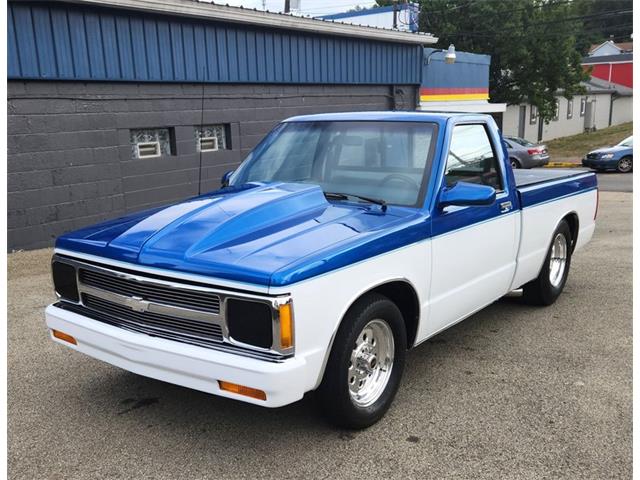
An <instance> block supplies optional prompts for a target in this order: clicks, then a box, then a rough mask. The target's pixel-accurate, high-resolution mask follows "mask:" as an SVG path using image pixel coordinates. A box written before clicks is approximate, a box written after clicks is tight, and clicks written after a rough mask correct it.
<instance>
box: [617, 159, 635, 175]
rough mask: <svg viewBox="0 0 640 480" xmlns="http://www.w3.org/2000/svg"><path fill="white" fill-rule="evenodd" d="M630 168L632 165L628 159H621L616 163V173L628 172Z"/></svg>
mask: <svg viewBox="0 0 640 480" xmlns="http://www.w3.org/2000/svg"><path fill="white" fill-rule="evenodd" d="M632 166H633V163H632V161H631V159H630V158H629V157H624V158H621V159H620V161H619V162H618V171H619V172H622V173H627V172H630V171H631V167H632Z"/></svg>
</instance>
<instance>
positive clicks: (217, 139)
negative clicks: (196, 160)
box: [195, 124, 231, 152]
mask: <svg viewBox="0 0 640 480" xmlns="http://www.w3.org/2000/svg"><path fill="white" fill-rule="evenodd" d="M195 137H196V146H197V149H198V151H199V152H216V151H218V150H227V149H228V148H230V143H231V142H229V141H228V138H229V125H228V124H218V125H204V126H202V127H196V128H195Z"/></svg>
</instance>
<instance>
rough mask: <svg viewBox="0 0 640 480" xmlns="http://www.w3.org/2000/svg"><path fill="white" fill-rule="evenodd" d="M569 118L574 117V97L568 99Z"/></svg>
mask: <svg viewBox="0 0 640 480" xmlns="http://www.w3.org/2000/svg"><path fill="white" fill-rule="evenodd" d="M567 118H573V98H572V99H571V100H567Z"/></svg>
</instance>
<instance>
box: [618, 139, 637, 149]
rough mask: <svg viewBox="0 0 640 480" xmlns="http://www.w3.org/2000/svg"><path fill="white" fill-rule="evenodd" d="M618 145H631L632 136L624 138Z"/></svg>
mask: <svg viewBox="0 0 640 480" xmlns="http://www.w3.org/2000/svg"><path fill="white" fill-rule="evenodd" d="M618 145H619V146H621V147H633V137H627V138H625V139H624V140H622V141H621V142H620V143H619V144H618Z"/></svg>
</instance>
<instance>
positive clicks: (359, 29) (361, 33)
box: [69, 0, 438, 45]
mask: <svg viewBox="0 0 640 480" xmlns="http://www.w3.org/2000/svg"><path fill="white" fill-rule="evenodd" d="M69 1H71V2H73V3H78V4H84V5H93V6H104V7H111V8H123V9H128V10H136V11H142V12H152V13H156V14H166V15H179V16H185V17H192V18H204V19H209V20H219V21H224V22H233V23H242V24H244V25H255V26H262V27H274V28H282V29H288V30H300V31H304V32H314V33H318V34H326V35H338V36H343V37H351V38H366V39H370V40H378V41H384V42H397V43H411V44H419V45H426V44H433V43H436V42H437V41H438V38H437V37H434V36H433V35H431V34H430V33H410V32H405V31H400V30H393V29H386V28H376V27H369V26H360V25H351V24H348V23H342V22H335V21H330V20H323V19H321V18H312V17H299V16H295V15H292V14H283V13H275V12H269V11H262V10H257V9H247V8H242V7H232V6H229V5H218V4H215V3H213V2H200V1H197V0H69Z"/></svg>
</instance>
